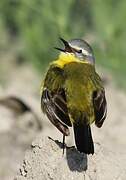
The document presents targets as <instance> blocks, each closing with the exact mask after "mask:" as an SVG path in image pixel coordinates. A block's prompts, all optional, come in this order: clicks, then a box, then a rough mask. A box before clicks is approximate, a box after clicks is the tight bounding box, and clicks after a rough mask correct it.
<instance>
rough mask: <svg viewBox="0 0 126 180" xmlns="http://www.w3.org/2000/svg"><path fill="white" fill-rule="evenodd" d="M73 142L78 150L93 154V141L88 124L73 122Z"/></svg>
mask: <svg viewBox="0 0 126 180" xmlns="http://www.w3.org/2000/svg"><path fill="white" fill-rule="evenodd" d="M73 126H74V136H75V143H76V146H77V149H78V151H79V152H83V153H85V154H94V143H93V139H92V135H91V128H90V125H86V124H74V125H73Z"/></svg>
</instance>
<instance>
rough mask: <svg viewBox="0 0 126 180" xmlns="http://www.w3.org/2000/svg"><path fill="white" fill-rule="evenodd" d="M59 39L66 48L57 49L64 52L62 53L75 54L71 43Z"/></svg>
mask: <svg viewBox="0 0 126 180" xmlns="http://www.w3.org/2000/svg"><path fill="white" fill-rule="evenodd" d="M59 39H60V40H61V41H62V42H63V44H64V46H65V48H64V49H61V48H57V47H55V49H57V50H59V51H62V52H70V53H71V52H73V49H72V48H71V47H70V45H69V43H68V42H67V41H66V40H64V39H63V38H59Z"/></svg>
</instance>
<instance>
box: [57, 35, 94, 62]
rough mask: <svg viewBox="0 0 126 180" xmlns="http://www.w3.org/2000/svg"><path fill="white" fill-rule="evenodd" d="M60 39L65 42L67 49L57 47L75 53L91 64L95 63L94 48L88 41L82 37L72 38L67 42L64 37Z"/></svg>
mask: <svg viewBox="0 0 126 180" xmlns="http://www.w3.org/2000/svg"><path fill="white" fill-rule="evenodd" d="M60 40H61V41H62V42H63V43H64V45H65V49H60V48H56V49H58V50H60V51H63V52H67V53H74V54H75V56H76V57H77V58H79V59H80V60H82V61H84V60H86V61H88V62H89V63H91V64H94V63H95V58H94V55H93V50H92V48H91V46H90V45H89V44H88V43H87V42H86V41H84V40H82V39H72V40H70V41H68V42H67V41H66V40H64V39H62V38H60Z"/></svg>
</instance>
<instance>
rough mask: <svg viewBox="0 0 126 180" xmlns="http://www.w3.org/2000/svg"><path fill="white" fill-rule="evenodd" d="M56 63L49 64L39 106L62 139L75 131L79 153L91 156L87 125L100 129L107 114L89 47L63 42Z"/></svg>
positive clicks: (100, 81) (78, 43) (103, 95)
mask: <svg viewBox="0 0 126 180" xmlns="http://www.w3.org/2000/svg"><path fill="white" fill-rule="evenodd" d="M60 39H61V41H62V42H63V44H64V46H65V48H64V49H61V48H56V49H58V50H60V51H61V53H60V55H59V57H58V59H57V60H55V61H53V62H52V63H51V64H50V67H49V69H48V71H47V74H46V76H45V79H44V83H43V86H42V91H41V107H42V110H43V112H44V113H45V114H46V115H47V117H48V118H49V120H50V121H51V122H52V123H53V124H54V125H55V126H56V127H57V128H58V129H59V130H60V131H61V132H62V134H63V152H64V143H65V136H68V135H69V134H70V132H69V128H68V127H72V126H73V129H74V136H75V144H76V147H77V149H78V151H79V152H83V153H86V154H94V143H93V139H92V134H91V128H90V125H91V124H92V123H93V122H95V124H96V126H97V127H99V128H100V127H101V126H102V124H103V122H104V120H105V118H106V112H107V105H106V98H105V90H104V88H103V85H102V80H101V78H100V77H99V75H98V74H97V73H96V71H95V58H94V55H93V51H92V48H91V47H90V45H89V44H88V43H87V42H86V41H84V40H81V39H72V40H70V41H68V42H67V41H66V40H64V39H62V38H60Z"/></svg>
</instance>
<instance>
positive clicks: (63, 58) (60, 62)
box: [52, 52, 88, 68]
mask: <svg viewBox="0 0 126 180" xmlns="http://www.w3.org/2000/svg"><path fill="white" fill-rule="evenodd" d="M72 62H78V63H88V62H87V61H85V60H83V61H82V60H80V59H78V58H76V57H75V55H74V54H72V53H62V52H61V53H60V55H59V59H57V60H56V61H53V63H52V64H56V65H57V66H58V67H60V68H63V67H64V66H65V65H66V64H69V63H72Z"/></svg>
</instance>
